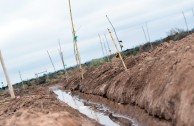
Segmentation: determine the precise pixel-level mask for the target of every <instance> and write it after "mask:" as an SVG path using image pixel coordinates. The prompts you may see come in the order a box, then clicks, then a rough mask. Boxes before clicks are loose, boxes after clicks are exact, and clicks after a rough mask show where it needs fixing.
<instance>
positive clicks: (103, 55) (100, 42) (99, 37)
mask: <svg viewBox="0 0 194 126" xmlns="http://www.w3.org/2000/svg"><path fill="white" fill-rule="evenodd" d="M98 37H99V39H100V45H101V49H102V54H103V57H105V53H104V48H103V45H102V39H101V37H100V34H98Z"/></svg>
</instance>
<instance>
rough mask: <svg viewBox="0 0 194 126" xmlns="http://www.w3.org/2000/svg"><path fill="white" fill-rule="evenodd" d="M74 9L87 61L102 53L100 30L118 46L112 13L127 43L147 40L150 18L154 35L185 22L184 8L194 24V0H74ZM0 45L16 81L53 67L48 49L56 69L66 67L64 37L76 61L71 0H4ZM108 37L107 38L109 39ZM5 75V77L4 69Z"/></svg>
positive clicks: (69, 56)
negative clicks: (113, 37)
mask: <svg viewBox="0 0 194 126" xmlns="http://www.w3.org/2000/svg"><path fill="white" fill-rule="evenodd" d="M71 4H72V12H73V17H74V24H75V29H76V33H77V35H78V46H79V51H80V55H81V58H82V62H86V61H89V60H91V59H94V58H99V57H101V56H102V52H101V47H100V43H99V38H98V34H100V35H101V37H102V38H104V34H106V35H107V38H108V41H109V44H110V47H111V49H112V51H114V52H115V49H114V47H113V44H112V42H111V39H110V36H109V34H108V32H107V27H109V28H111V26H110V24H109V23H108V21H107V19H106V17H105V15H106V14H107V15H108V16H109V18H110V19H111V21H112V22H113V24H114V26H115V28H116V29H117V32H118V35H119V38H120V39H122V40H123V42H124V48H125V49H127V48H132V47H135V46H137V45H139V44H142V43H145V38H144V35H143V33H142V30H141V26H142V25H145V22H148V27H149V31H150V34H151V35H150V36H151V39H152V40H155V39H159V38H160V37H164V36H165V35H166V32H167V31H168V30H169V29H171V28H172V27H180V28H185V24H184V20H183V18H182V15H181V12H182V11H184V12H185V15H186V17H187V20H188V24H189V28H192V27H193V26H194V24H193V20H194V18H193V16H192V13H191V9H192V8H193V6H192V5H194V1H193V0H187V1H185V0H171V1H164V0H157V1H156V0H122V1H118V0H106V1H102V0H101V1H99V0H84V1H80V0H72V2H71ZM0 16H1V17H2V18H1V19H0V48H1V49H2V52H3V55H4V58H5V62H6V65H7V69H8V71H9V73H10V76H11V79H12V81H13V82H18V81H20V79H19V76H18V70H21V72H22V76H23V78H24V79H26V78H31V77H34V73H35V72H39V71H43V70H45V69H47V70H48V71H49V72H50V71H53V68H52V65H51V64H50V61H49V58H48V55H47V53H46V51H47V50H49V52H50V53H51V57H52V59H53V61H54V63H55V65H56V68H57V69H62V65H61V61H60V57H59V54H58V48H59V47H58V40H59V39H60V41H61V45H62V50H63V52H64V58H65V63H66V64H67V65H68V66H72V65H75V64H76V61H75V58H74V52H73V42H72V33H71V32H72V31H71V22H70V14H69V6H68V0H65V1H64V0H55V1H53V0H33V1H24V0H17V1H15V0H10V1H6V0H1V1H0ZM104 41H105V40H104ZM0 81H5V78H4V77H3V71H2V70H0Z"/></svg>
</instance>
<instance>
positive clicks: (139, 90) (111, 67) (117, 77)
mask: <svg viewBox="0 0 194 126" xmlns="http://www.w3.org/2000/svg"><path fill="white" fill-rule="evenodd" d="M114 61H115V62H112V63H107V64H104V65H102V66H99V67H98V68H91V69H88V70H87V71H85V74H84V77H85V78H86V79H85V80H83V81H82V82H79V78H80V77H79V76H78V75H77V76H74V77H73V78H71V79H70V82H69V83H64V88H65V89H71V90H77V91H80V92H83V93H85V94H93V95H97V96H102V97H104V98H107V99H109V100H110V101H114V102H117V103H122V104H131V105H134V106H135V107H138V108H141V109H142V110H144V112H145V113H147V114H148V115H150V116H151V117H152V118H153V120H155V119H157V120H158V124H157V123H151V122H150V123H149V124H150V125H176V126H193V125H194V118H193V117H194V34H191V35H189V36H187V37H186V38H184V39H182V40H180V41H176V42H175V41H170V42H168V43H167V42H165V43H162V44H161V45H160V46H158V47H156V49H154V50H153V51H152V52H151V53H141V54H140V55H137V56H132V57H128V58H127V59H126V60H125V63H126V65H127V68H128V71H124V69H123V66H122V64H121V63H120V62H118V60H114ZM126 111H127V110H126ZM139 120H142V118H141V119H139ZM161 122H165V123H161ZM166 122H167V124H166ZM144 123H146V120H145V122H144ZM159 123H161V124H159Z"/></svg>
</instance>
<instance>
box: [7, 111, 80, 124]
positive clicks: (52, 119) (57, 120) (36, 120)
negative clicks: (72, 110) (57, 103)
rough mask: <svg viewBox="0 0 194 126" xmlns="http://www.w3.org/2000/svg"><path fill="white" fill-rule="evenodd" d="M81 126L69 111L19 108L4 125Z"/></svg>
mask: <svg viewBox="0 0 194 126" xmlns="http://www.w3.org/2000/svg"><path fill="white" fill-rule="evenodd" d="M37 125H38V126H81V125H80V124H79V123H78V122H76V121H75V120H72V118H70V117H69V113H64V112H60V113H49V114H45V113H41V112H36V111H30V110H19V111H18V112H16V113H15V114H14V115H13V116H12V117H11V119H7V120H6V121H5V124H4V126H37Z"/></svg>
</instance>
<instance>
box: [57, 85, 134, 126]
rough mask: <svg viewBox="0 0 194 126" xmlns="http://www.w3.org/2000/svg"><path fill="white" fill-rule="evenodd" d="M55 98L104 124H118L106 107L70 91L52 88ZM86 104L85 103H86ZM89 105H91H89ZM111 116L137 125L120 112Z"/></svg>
mask: <svg viewBox="0 0 194 126" xmlns="http://www.w3.org/2000/svg"><path fill="white" fill-rule="evenodd" d="M53 92H54V93H55V94H56V95H57V98H58V99H59V100H60V101H62V102H65V103H66V104H68V105H69V106H70V107H72V108H74V109H76V110H78V111H79V112H80V113H82V114H84V115H86V116H87V117H89V118H91V119H94V120H96V121H97V122H98V123H100V124H102V125H105V126H120V125H121V123H120V122H117V121H113V120H112V119H111V118H110V117H109V114H108V113H113V112H111V110H109V109H108V108H107V107H105V106H103V105H100V104H98V103H94V102H89V101H85V100H83V99H79V98H78V97H77V96H72V94H71V93H70V92H66V91H62V90H59V89H54V91H53ZM86 104H87V105H86ZM90 105H91V106H90ZM111 116H112V117H113V118H120V119H124V120H127V121H128V122H129V124H130V123H132V126H137V125H136V124H135V122H134V121H133V120H132V119H130V118H128V117H127V116H124V115H120V114H116V113H114V114H111Z"/></svg>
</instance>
